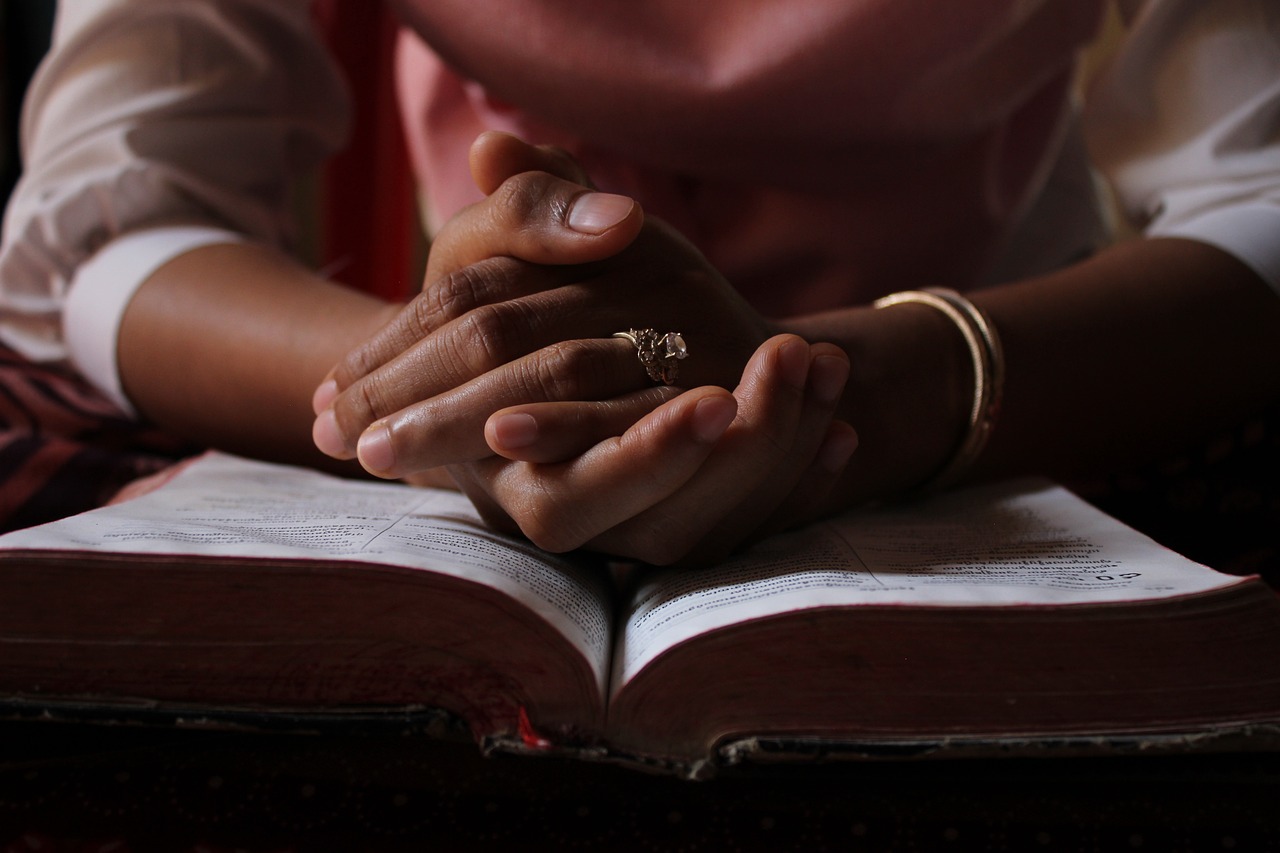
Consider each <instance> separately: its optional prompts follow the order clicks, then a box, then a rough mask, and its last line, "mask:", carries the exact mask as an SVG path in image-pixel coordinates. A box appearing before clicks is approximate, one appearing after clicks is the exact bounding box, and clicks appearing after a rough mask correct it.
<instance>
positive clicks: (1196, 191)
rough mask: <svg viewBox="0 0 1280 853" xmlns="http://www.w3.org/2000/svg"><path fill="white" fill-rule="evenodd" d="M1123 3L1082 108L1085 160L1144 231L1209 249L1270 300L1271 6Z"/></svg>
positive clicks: (1277, 129) (1229, 1)
mask: <svg viewBox="0 0 1280 853" xmlns="http://www.w3.org/2000/svg"><path fill="white" fill-rule="evenodd" d="M1131 5H1132V6H1134V7H1135V8H1136V14H1135V16H1134V19H1133V21H1132V28H1131V32H1130V35H1129V37H1128V38H1127V39H1126V40H1125V43H1124V45H1123V46H1122V47H1121V49H1120V52H1119V54H1118V56H1117V57H1116V58H1115V59H1114V61H1113V62H1112V63H1111V65H1110V66H1109V67H1108V68H1107V69H1106V70H1105V71H1104V72H1103V74H1102V75H1101V76H1100V78H1099V81H1098V83H1097V85H1096V86H1095V87H1094V88H1093V89H1092V90H1091V91H1090V92H1089V97H1088V100H1087V102H1086V112H1085V120H1086V133H1087V135H1088V139H1089V143H1090V146H1091V149H1092V151H1093V154H1094V158H1095V161H1096V162H1097V163H1098V164H1099V166H1100V168H1101V169H1102V171H1103V172H1104V173H1105V174H1106V176H1107V177H1108V178H1109V179H1110V181H1111V184H1112V186H1113V188H1114V189H1115V191H1116V194H1117V197H1118V199H1119V200H1120V202H1121V205H1122V207H1123V208H1124V210H1125V212H1126V213H1127V215H1128V216H1129V217H1130V218H1131V219H1132V220H1133V221H1134V222H1135V223H1136V224H1138V225H1139V227H1141V228H1142V229H1143V230H1144V232H1145V233H1146V234H1148V235H1150V236H1177V237H1188V238H1191V239H1196V240H1201V241H1203V242H1206V243H1211V244H1213V245H1216V246H1218V247H1220V248H1222V249H1224V250H1226V251H1228V252H1230V253H1231V254H1233V255H1235V256H1236V257H1238V258H1240V259H1241V260H1242V261H1244V262H1245V263H1246V264H1248V265H1249V266H1251V267H1252V268H1253V269H1254V270H1256V271H1257V272H1258V274H1259V275H1261V276H1262V277H1263V278H1264V279H1265V280H1266V281H1268V282H1269V283H1270V284H1271V285H1272V287H1274V288H1275V289H1276V290H1277V292H1278V293H1280V3H1278V2H1276V0H1213V2H1211V3H1206V2H1203V0H1147V2H1145V3H1142V2H1140V3H1134V4H1131Z"/></svg>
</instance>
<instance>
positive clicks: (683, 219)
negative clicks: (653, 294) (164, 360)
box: [0, 0, 1280, 405]
mask: <svg viewBox="0 0 1280 853" xmlns="http://www.w3.org/2000/svg"><path fill="white" fill-rule="evenodd" d="M388 2H391V3H393V5H394V7H395V8H396V9H397V10H398V12H399V14H400V16H401V18H402V20H403V22H404V25H405V26H404V30H403V33H402V36H401V38H400V41H399V46H398V53H397V65H398V72H399V76H398V79H399V87H398V88H399V91H398V95H399V100H400V104H401V106H402V108H403V112H404V116H405V119H406V125H407V128H408V132H409V137H410V149H411V153H412V156H413V160H414V163H415V167H416V170H417V173H418V176H419V178H420V181H421V185H422V189H423V191H424V193H425V198H426V200H427V206H428V208H429V210H430V214H431V215H430V219H431V220H432V221H433V222H435V223H439V222H441V221H443V220H444V219H445V218H447V217H448V216H449V215H451V214H452V213H453V212H455V211H456V210H458V209H459V207H460V206H462V205H464V204H466V203H468V202H469V201H471V200H473V199H475V198H476V197H477V194H476V190H475V189H474V188H473V187H472V186H471V182H470V178H469V175H468V170H467V168H466V151H467V148H468V146H469V145H470V143H471V141H472V140H473V139H474V137H475V136H476V134H477V133H478V132H480V131H481V130H483V129H486V128H496V129H506V130H511V131H514V132H516V133H519V134H520V135H522V136H524V137H526V138H528V139H529V140H531V141H534V142H551V143H556V144H559V145H561V146H563V147H565V148H568V149H569V150H570V151H572V152H573V153H574V154H576V155H577V156H578V157H579V158H580V159H581V160H582V162H583V163H584V164H586V166H587V167H588V169H589V170H590V172H591V174H592V175H593V176H594V177H595V179H596V181H597V182H598V183H599V184H600V185H601V186H602V187H603V188H605V189H610V190H614V191H618V192H624V193H628V194H631V195H634V196H635V197H637V198H639V199H640V201H641V202H642V203H643V205H644V206H645V208H646V210H647V211H649V212H650V213H652V214H655V215H658V216H661V217H663V218H665V219H667V220H669V221H670V222H671V223H673V224H674V225H675V226H676V227H677V228H679V229H680V230H681V231H682V232H684V233H685V234H686V235H687V236H688V237H690V238H691V239H692V240H693V241H694V242H695V243H696V244H697V245H698V246H699V247H701V249H702V250H703V251H704V252H705V253H706V254H707V256H708V257H709V258H710V259H711V261H712V262H713V263H714V264H715V265H716V266H717V267H718V268H719V269H720V270H721V271H722V272H723V273H724V274H725V276H726V277H727V278H728V280H729V281H730V282H732V283H733V284H734V285H735V286H736V287H738V288H739V289H741V290H742V292H743V293H744V294H745V295H746V296H747V297H748V298H749V299H750V300H751V301H752V302H753V303H754V304H755V305H756V306H757V307H758V308H759V309H760V310H761V311H763V312H765V313H766V314H771V315H786V314H794V313H798V312H808V311H814V310H819V309H823V308H829V307H835V306H841V305H850V304H858V303H861V302H865V301H867V300H869V299H871V298H873V297H875V296H877V295H879V294H882V293H884V292H887V291H890V290H898V289H902V288H906V287H912V286H919V285H926V284H947V285H951V286H958V287H962V288H963V287H971V286H975V285H978V284H981V283H984V282H990V281H995V280H1000V279H1005V278H1010V277H1013V276H1021V275H1027V274H1031V273H1034V272H1038V271H1041V270H1044V269H1046V268H1050V267H1052V266H1054V265H1057V264H1061V263H1065V262H1067V261H1069V260H1070V259H1072V258H1075V257H1079V256H1080V255H1082V254H1084V253H1086V252H1089V251H1091V250H1093V249H1095V248H1097V247H1098V246H1099V245H1100V244H1101V243H1102V242H1103V240H1105V239H1106V229H1105V228H1104V227H1103V217H1102V210H1103V207H1102V206H1101V205H1099V204H1098V203H1097V194H1096V192H1095V190H1096V188H1097V184H1098V181H1097V178H1098V177H1099V175H1101V174H1105V176H1106V178H1107V179H1108V186H1109V187H1110V189H1111V190H1112V191H1113V192H1114V193H1115V194H1116V197H1117V199H1118V201H1119V203H1120V206H1121V208H1122V209H1123V210H1124V211H1125V213H1126V214H1127V215H1128V216H1129V217H1131V219H1132V220H1133V222H1134V223H1135V225H1136V226H1137V227H1138V228H1141V229H1144V230H1145V231H1146V233H1148V234H1175V235H1178V236H1184V237H1191V238H1193V239H1200V240H1204V241H1206V242H1210V243H1214V244H1216V245H1219V246H1221V247H1222V248H1224V249H1226V250H1227V251H1230V252H1233V253H1235V254H1236V255H1237V256H1239V257H1240V258H1241V259H1242V260H1244V261H1245V262H1246V263H1248V264H1250V265H1251V266H1253V267H1254V268H1255V269H1256V270H1258V272H1259V274H1260V275H1262V276H1263V277H1264V278H1265V279H1266V280H1268V281H1270V282H1272V283H1273V284H1275V285H1276V286H1277V287H1278V288H1280V240H1277V239H1276V235H1277V234H1280V169H1278V168H1277V166H1276V164H1277V162H1280V132H1278V131H1277V125H1278V119H1277V116H1280V4H1277V3H1276V2H1275V0H1215V2H1213V3H1204V2H1202V0H1121V5H1122V6H1124V7H1125V8H1126V9H1127V10H1128V11H1129V12H1131V13H1132V18H1131V25H1132V26H1131V29H1130V32H1129V35H1128V37H1127V38H1126V40H1125V43H1124V45H1123V48H1122V50H1121V51H1120V53H1119V54H1118V55H1117V57H1116V59H1115V61H1114V62H1113V63H1112V65H1111V66H1110V68H1109V69H1108V70H1107V71H1106V72H1105V73H1103V74H1102V75H1101V76H1100V78H1099V82H1098V84H1097V85H1096V87H1094V88H1093V89H1092V90H1091V91H1090V92H1088V93H1087V97H1086V98H1085V99H1084V103H1083V108H1082V107H1081V103H1080V98H1079V97H1078V95H1079V93H1078V91H1077V89H1078V87H1077V86H1076V85H1075V81H1076V76H1077V68H1076V66H1077V60H1078V57H1079V56H1080V53H1081V49H1082V48H1083V47H1084V46H1085V45H1086V44H1088V43H1089V41H1090V40H1091V39H1092V38H1093V37H1094V36H1095V34H1096V33H1097V32H1098V30H1099V26H1100V25H1101V23H1102V20H1103V13H1104V2H1103V0H963V2H938V0H698V2H688V0H644V2H635V0H522V2H519V3H511V2H499V0H388ZM311 11H312V10H311V2H310V0H218V2H213V0H75V2H71V3H65V4H62V5H61V6H60V7H59V17H58V21H57V26H56V31H55V39H54V46H53V50H52V51H51V53H50V55H49V57H48V58H47V59H46V61H45V63H44V65H43V66H42V69H41V71H40V73H39V75H38V76H37V79H36V80H35V82H34V84H33V86H32V89H31V92H30V96H29V99H28V102H27V104H26V111H25V117H24V123H23V142H24V151H25V158H26V172H25V174H24V177H23V179H22V181H21V183H20V185H19V187H18V189H17V191H16V193H15V194H14V196H13V198H12V199H11V201H10V204H9V207H8V209H7V211H6V217H5V221H4V232H3V241H2V242H0V340H3V341H4V342H6V343H8V344H9V345H11V346H13V347H15V348H17V349H19V350H21V351H22V352H25V353H27V354H28V355H29V356H30V357H33V358H38V359H48V360H59V359H67V358H70V359H71V360H72V361H73V362H74V363H75V364H77V366H79V367H80V368H81V370H82V371H84V372H85V373H86V374H87V375H88V376H89V377H90V378H91V379H93V381H95V382H96V383H97V384H99V385H100V387H103V388H104V389H105V390H107V391H108V393H112V394H114V395H116V396H117V398H118V399H119V400H120V401H121V403H122V405H127V401H125V400H124V399H123V396H122V395H120V392H119V387H118V381H117V379H116V376H115V364H114V349H115V337H114V335H115V330H116V328H117V326H118V321H119V317H120V315H121V314H122V313H123V311H124V307H125V306H126V305H127V304H128V300H129V298H130V297H131V295H132V292H133V289H134V288H135V287H136V286H137V284H138V283H140V282H141V281H142V280H143V279H145V278H146V276H147V275H149V274H150V272H151V271H153V270H154V269H155V268H156V266H158V265H159V263H162V262H163V261H164V260H166V259H168V258H171V257H173V256H174V255H176V254H178V253H180V252H182V251H186V250H188V249H190V248H193V247H195V246H197V245H201V244H204V243H208V242H215V241H220V240H231V239H246V238H247V239H255V240H264V241H269V242H276V243H287V242H288V240H289V237H290V234H291V229H292V226H291V221H292V213H293V208H292V205H291V198H290V187H291V185H292V184H293V182H294V181H295V180H296V179H297V178H298V177H299V176H300V175H302V174H304V173H306V172H307V171H309V170H311V169H314V168H315V166H316V165H317V164H318V163H319V162H320V161H321V160H322V159H323V158H324V157H326V156H327V155H328V154H330V153H331V152H333V151H334V150H335V149H336V148H338V147H339V146H340V145H341V144H342V140H343V138H344V134H345V132H346V129H347V122H348V121H349V110H348V105H347V104H346V102H345V99H344V94H343V87H342V85H341V81H340V80H339V79H338V76H337V72H336V69H335V68H334V65H333V63H332V61H331V59H330V57H329V56H328V54H327V52H326V51H325V49H324V48H323V46H322V44H321V42H320V39H319V38H318V37H317V34H316V31H315V26H314V22H313V20H312V15H311ZM1085 141H1087V143H1088V149H1087V153H1086V148H1085ZM171 223H181V224H183V225H184V226H186V227H184V228H182V229H174V231H173V234H172V235H171V236H170V235H169V233H168V232H169V229H168V228H167V227H157V226H167V225H169V224H171ZM191 226H194V227H191ZM113 383H115V384H114V385H113Z"/></svg>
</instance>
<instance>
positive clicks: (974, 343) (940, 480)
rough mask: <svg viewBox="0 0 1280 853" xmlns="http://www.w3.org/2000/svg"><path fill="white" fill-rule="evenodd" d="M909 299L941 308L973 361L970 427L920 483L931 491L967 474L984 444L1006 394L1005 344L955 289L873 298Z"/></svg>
mask: <svg viewBox="0 0 1280 853" xmlns="http://www.w3.org/2000/svg"><path fill="white" fill-rule="evenodd" d="M908 303H915V304H918V305H927V306H929V307H930V308H933V309H934V310H936V311H940V312H942V314H944V315H945V316H946V317H947V319H948V320H950V321H951V322H952V323H953V324H955V327H956V328H957V329H959V330H960V334H961V335H963V336H964V343H965V346H966V347H967V348H968V350H969V358H970V359H971V361H972V363H973V403H972V405H971V406H970V407H969V424H968V428H967V429H966V430H965V435H964V438H963V439H962V440H961V442H960V444H959V446H957V448H956V450H955V452H954V453H952V455H951V458H950V459H948V460H947V462H946V464H945V465H943V466H942V468H941V469H940V470H939V471H938V472H937V473H936V474H934V475H933V476H931V477H930V478H928V479H927V480H926V481H925V483H924V485H923V486H921V488H920V490H921V491H925V492H932V491H937V490H940V489H944V488H946V487H947V486H950V485H952V484H954V483H955V482H956V481H957V480H959V479H960V478H962V477H963V476H964V475H965V474H966V473H968V471H969V469H970V468H971V467H973V463H974V462H976V461H977V459H978V457H979V456H980V455H981V454H982V451H983V449H984V448H985V447H986V446H987V441H988V440H989V439H990V438H991V431H992V430H993V429H994V428H995V424H996V418H997V417H998V416H999V413H1000V403H1001V398H1002V397H1003V394H1004V373H1005V363H1004V349H1003V348H1002V347H1001V346H1000V337H999V335H997V334H996V329H995V326H994V325H992V323H991V320H990V318H988V317H987V315H986V314H984V313H982V310H981V309H979V308H978V306H976V305H974V304H973V303H972V302H970V301H969V300H968V299H966V298H965V297H963V296H961V295H960V294H959V293H957V292H956V291H954V290H949V289H946V288H942V287H930V288H927V289H925V290H904V291H902V292H900V293H891V294H889V295H888V296H884V297H882V298H880V299H877V300H876V301H875V302H874V303H873V305H874V307H876V308H888V307H890V306H892V305H904V304H908Z"/></svg>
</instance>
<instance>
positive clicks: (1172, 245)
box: [788, 240, 1280, 501]
mask: <svg viewBox="0 0 1280 853" xmlns="http://www.w3.org/2000/svg"><path fill="white" fill-rule="evenodd" d="M969 295H970V297H971V298H972V299H973V301H974V302H975V303H976V304H977V305H979V306H980V307H981V308H982V309H983V310H984V311H985V312H986V313H987V314H988V315H989V316H990V317H991V319H992V321H993V322H994V324H995V326H996V328H997V329H998V330H999V333H1000V336H1001V338H1002V341H1003V344H1004V349H1005V353H1006V358H1007V363H1008V375H1007V377H1006V384H1005V389H1004V404H1003V406H1002V410H1001V413H1000V416H999V421H998V423H997V424H996V428H995V431H994V433H993V435H992V437H991V441H990V444H989V445H988V447H987V448H986V451H985V452H984V453H983V455H982V457H981V458H980V459H979V460H978V463H977V464H976V466H975V467H974V469H973V471H972V476H973V477H975V478H984V477H996V476H1009V475H1016V474H1025V473H1040V474H1047V475H1049V476H1054V477H1059V478H1064V479H1071V478H1077V477H1085V476H1091V475H1095V474H1098V473H1102V472H1106V471H1111V470H1116V469H1117V468H1122V467H1126V466H1130V465H1136V464H1141V463H1143V462H1146V461H1150V460H1153V459H1158V458H1160V457H1161V456H1165V455H1168V454H1172V453H1175V452H1177V451H1179V450H1181V449H1183V448H1185V447H1187V446H1188V444H1190V443H1191V442H1193V441H1195V440H1196V439H1197V438H1198V437H1202V436H1204V435H1206V434H1207V433H1209V432H1211V431H1212V430H1214V429H1215V428H1221V427H1223V426H1227V425H1230V424H1231V423H1232V422H1233V421H1236V420H1238V419H1239V418H1241V417H1242V416H1244V415H1245V414H1247V413H1248V412H1250V411H1253V410H1256V409H1258V408H1260V407H1262V406H1264V405H1266V403H1267V402H1268V401H1270V400H1274V399H1275V398H1276V395H1277V394H1280V347H1278V346H1277V345H1276V341H1278V340H1280V298H1278V297H1277V295H1276V294H1275V293H1274V292H1273V291H1272V290H1271V289H1270V288H1269V287H1267V286H1266V284H1265V283H1263V282H1262V281H1261V280H1260V279H1259V278H1258V277H1257V276H1256V274H1254V273H1253V272H1252V271H1251V270H1250V269H1248V268H1247V267H1245V266H1244V265H1242V264H1241V263H1240V262H1238V261H1237V260H1235V259H1234V258H1232V257H1231V256H1229V255H1227V254H1225V253H1223V252H1220V251H1219V250H1217V249H1214V248H1212V247H1210V246H1207V245H1204V244H1201V243H1196V242H1191V241H1183V240H1135V241H1131V242H1127V243H1124V244H1121V245H1118V246H1116V247H1114V248H1112V249H1110V250H1108V251H1106V252H1103V253H1100V254H1099V255H1098V256H1096V257H1094V258H1092V259H1090V260H1089V261H1087V262H1085V263H1082V264H1078V265H1076V266H1073V267H1071V268H1068V269H1064V270H1062V271H1060V272H1057V273H1054V274H1052V275H1048V276H1045V277H1042V278H1039V279H1035V280H1029V281H1024V282H1018V283H1014V284H1009V285H1002V286H999V287H993V288H989V289H985V290H981V291H977V292H974V293H971V294H969ZM788 325H789V326H790V328H791V329H793V330H795V331H797V332H799V333H800V334H802V335H804V336H806V337H808V338H809V339H811V340H817V339H826V340H833V341H835V342H838V343H840V344H842V345H843V346H845V347H846V349H847V350H849V352H850V355H851V358H852V359H853V363H854V374H853V379H852V381H851V383H850V390H849V392H847V394H846V399H845V401H844V404H843V409H842V414H843V416H844V417H846V418H848V419H849V420H850V422H851V423H853V424H854V425H855V427H857V428H858V430H859V434H860V437H861V446H860V449H859V451H858V454H857V456H856V457H855V464H854V465H851V466H850V471H849V474H848V475H847V476H846V478H845V481H844V483H843V486H842V489H841V498H842V500H844V501H856V500H859V499H863V498H866V497H873V496H880V495H884V494H893V493H896V492H900V491H903V490H906V489H910V488H911V487H912V486H913V485H917V484H919V483H921V482H923V481H924V480H925V479H926V478H927V477H928V476H929V474H930V473H931V472H934V471H937V470H938V469H940V468H941V467H942V465H943V464H944V463H945V461H946V459H947V458H948V455H949V453H950V452H951V451H952V450H953V449H954V448H955V446H956V445H957V444H958V442H959V440H960V437H961V435H962V431H963V428H964V422H965V417H966V412H967V406H968V394H969V393H970V392H971V389H972V376H971V372H970V370H969V368H968V366H967V365H968V358H967V355H966V351H965V349H964V345H963V342H962V339H961V338H960V336H959V334H958V333H957V332H956V331H955V330H954V329H948V328H947V327H948V325H949V324H948V321H947V320H946V319H945V318H943V317H942V315H940V314H939V313H938V312H936V311H933V310H932V309H929V308H927V307H924V306H903V307H894V308H891V309H884V310H881V311H870V310H867V309H859V310H853V311H845V312H833V313H830V314H824V315H820V316H815V317H808V318H802V319H799V320H796V321H794V322H792V323H790V324H788ZM940 370H941V371H945V373H944V374H943V375H939V374H938V372H937V371H940Z"/></svg>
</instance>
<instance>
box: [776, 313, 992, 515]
mask: <svg viewBox="0 0 1280 853" xmlns="http://www.w3.org/2000/svg"><path fill="white" fill-rule="evenodd" d="M788 326H789V328H790V330H791V331H794V332H796V333H797V334H800V335H801V336H803V337H805V338H807V339H809V340H811V341H819V340H825V341H830V342H832V343H836V344H838V345H840V346H842V347H843V348H844V349H845V351H846V352H847V353H848V355H849V360H850V364H851V366H852V369H851V373H850V377H849V382H848V384H847V385H846V388H845V393H844V396H843V398H842V399H841V402H840V406H839V408H838V410H837V416H838V417H840V418H841V419H843V420H845V421H848V422H849V423H850V424H852V425H853V427H854V428H855V429H856V430H857V432H858V450H857V452H855V453H854V455H853V459H852V461H851V462H850V464H849V467H848V468H847V470H846V472H845V475H844V477H843V478H842V480H841V483H840V485H839V487H838V488H837V489H836V490H835V492H834V494H833V497H834V500H837V501H838V502H839V503H840V505H843V506H847V505H850V504H857V503H863V502H866V501H869V500H881V499H890V498H894V497H897V496H900V495H904V494H907V493H909V492H911V491H912V490H913V489H915V488H918V487H919V486H921V485H922V484H924V483H926V482H927V481H928V480H929V479H930V478H931V477H933V476H934V475H936V474H937V473H938V472H940V471H941V470H942V469H943V468H944V467H945V466H946V465H947V463H948V461H949V460H951V458H952V457H953V455H954V454H955V452H956V449H957V448H958V447H959V446H960V445H961V443H962V442H963V441H964V438H965V435H966V432H967V430H968V426H969V419H970V411H971V408H972V402H973V387H974V385H973V383H974V372H973V368H972V366H971V358H970V353H969V348H968V347H967V346H966V344H965V340H964V338H963V337H962V336H961V335H960V334H959V332H958V331H957V327H956V325H955V324H954V323H953V322H952V321H951V320H949V319H948V318H947V316H946V315H944V314H943V313H941V312H939V311H937V310H936V309H934V308H931V307H929V306H927V305H921V304H903V305H899V306H894V310H892V311H887V310H876V309H873V308H869V307H868V308H856V309H847V310H842V311H838V312H831V313H828V314H823V315H815V316H812V317H806V318H799V319H796V320H793V321H790V322H789V323H788Z"/></svg>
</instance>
